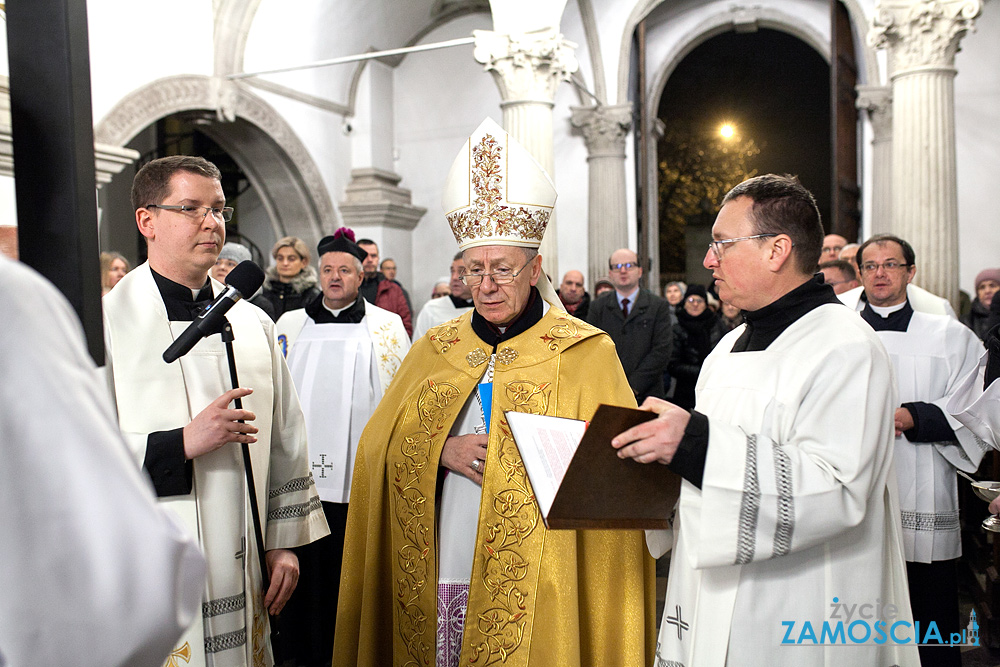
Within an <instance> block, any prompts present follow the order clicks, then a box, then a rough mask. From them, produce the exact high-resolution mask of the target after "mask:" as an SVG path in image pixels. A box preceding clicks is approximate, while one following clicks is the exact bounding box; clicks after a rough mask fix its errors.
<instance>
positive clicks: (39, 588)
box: [0, 260, 205, 667]
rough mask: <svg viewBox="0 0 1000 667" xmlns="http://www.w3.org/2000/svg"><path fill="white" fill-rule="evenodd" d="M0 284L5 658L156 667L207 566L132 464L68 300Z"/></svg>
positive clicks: (0, 606)
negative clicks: (2, 326) (157, 503)
mask: <svg viewBox="0 0 1000 667" xmlns="http://www.w3.org/2000/svg"><path fill="white" fill-rule="evenodd" d="M0 276H2V277H0V280H2V282H3V283H4V286H5V289H4V290H3V291H2V293H0V318H2V319H3V321H4V328H3V330H2V332H0V346H2V349H3V351H4V352H3V354H2V355H0V374H2V376H3V377H4V378H6V380H5V381H4V382H3V383H2V385H0V387H2V388H0V433H3V437H2V439H0V454H2V457H3V461H4V463H3V465H2V466H0V503H2V505H3V507H4V513H3V516H2V517H0V533H2V535H3V539H2V540H0V563H3V567H2V568H0V591H2V593H0V654H2V657H0V663H3V662H4V661H6V663H7V664H10V665H19V666H29V667H30V666H33V665H39V666H42V665H45V666H48V665H69V664H72V665H81V666H90V665H94V666H96V665H137V666H145V665H148V666H150V667H156V666H158V665H162V664H163V662H164V660H165V659H166V656H167V654H168V653H169V652H170V650H171V648H173V644H174V642H175V641H176V640H177V639H178V638H179V637H180V635H181V633H182V632H183V631H184V630H185V629H186V628H187V627H188V626H189V625H190V624H191V622H192V621H193V620H194V619H195V618H196V616H195V615H196V614H198V613H200V611H201V599H202V591H203V589H204V578H205V574H204V573H205V565H204V560H203V558H202V556H201V554H200V552H199V550H198V548H197V546H196V545H195V544H194V543H193V542H192V541H191V539H190V538H188V537H187V536H186V534H185V532H184V531H183V530H182V529H181V528H180V527H179V526H178V525H177V524H176V523H175V521H174V520H173V519H172V518H171V516H170V515H169V513H168V512H166V511H164V510H163V509H162V508H160V507H158V506H157V505H156V502H155V500H154V498H153V493H152V489H151V487H150V485H149V482H148V481H147V480H146V479H144V478H143V476H142V475H141V473H140V471H139V469H138V467H137V466H136V465H135V463H134V462H133V461H132V460H131V457H130V455H129V453H128V451H127V449H126V446H125V444H124V443H123V442H122V438H121V435H120V434H119V432H118V428H117V423H116V421H115V419H114V416H113V411H112V408H111V405H110V404H109V402H108V394H107V388H106V386H105V384H104V383H103V382H102V379H101V378H100V377H99V373H98V370H97V369H96V367H95V366H94V364H93V362H92V361H91V360H90V358H89V356H88V354H87V351H86V349H85V347H84V345H83V341H82V336H81V333H82V332H81V329H80V325H79V322H78V321H77V320H76V317H75V314H74V313H73V312H72V310H71V309H70V308H69V304H68V303H67V302H66V301H65V299H64V298H63V297H62V295H61V294H59V293H58V292H57V291H56V290H55V289H54V288H53V287H52V286H51V285H50V284H48V283H47V282H45V281H44V280H42V279H41V278H39V277H38V276H37V275H34V274H33V273H31V272H30V271H28V270H27V269H25V268H23V267H15V266H13V265H12V264H11V263H10V262H8V261H6V260H3V263H0Z"/></svg>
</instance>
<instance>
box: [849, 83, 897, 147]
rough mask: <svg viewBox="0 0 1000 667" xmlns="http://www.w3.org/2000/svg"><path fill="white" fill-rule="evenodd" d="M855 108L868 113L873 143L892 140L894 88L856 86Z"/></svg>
mask: <svg viewBox="0 0 1000 667" xmlns="http://www.w3.org/2000/svg"><path fill="white" fill-rule="evenodd" d="M856 88H857V91H858V98H857V101H855V103H854V104H855V106H856V107H857V108H858V109H861V110H863V111H867V112H868V119H869V120H870V121H871V123H872V134H873V137H872V141H873V143H879V142H881V141H887V140H888V139H891V138H892V87H891V86H856Z"/></svg>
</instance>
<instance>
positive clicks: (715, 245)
mask: <svg viewBox="0 0 1000 667" xmlns="http://www.w3.org/2000/svg"><path fill="white" fill-rule="evenodd" d="M771 236H777V234H754V235H753V236H741V237H739V238H738V239H719V240H718V241H712V242H711V243H709V244H708V247H709V249H710V250H711V251H712V252H713V253H715V259H717V260H719V261H720V262H721V261H722V251H723V250H724V249H725V246H726V244H727V243H736V242H737V241H749V240H750V239H766V238H769V237H771Z"/></svg>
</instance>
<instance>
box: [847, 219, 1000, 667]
mask: <svg viewBox="0 0 1000 667" xmlns="http://www.w3.org/2000/svg"><path fill="white" fill-rule="evenodd" d="M858 257H859V262H858V264H859V266H860V268H861V285H862V287H863V288H864V295H865V301H866V305H865V307H864V309H863V310H862V311H861V317H862V319H864V321H865V322H867V323H868V324H869V325H871V327H872V328H873V329H874V330H875V332H876V334H877V335H878V337H879V338H880V339H881V340H882V343H883V344H884V345H885V348H886V350H888V352H889V356H890V357H891V358H892V362H893V367H894V368H895V371H896V382H897V384H898V391H899V404H898V405H897V407H896V410H895V427H896V441H895V447H894V456H895V461H896V477H897V478H898V481H899V497H900V506H901V509H902V522H903V537H904V540H903V544H904V545H905V548H906V561H907V563H906V570H907V577H908V580H909V583H910V599H911V601H912V604H913V617H914V619H915V620H917V621H920V623H921V625H922V626H924V627H927V625H928V624H929V623H930V622H931V621H936V622H937V624H938V628H939V629H940V631H941V633H942V635H944V636H948V634H949V633H951V632H959V631H960V630H961V627H960V624H959V618H958V572H957V569H956V560H957V559H958V557H959V556H961V555H962V541H961V533H960V531H959V521H958V483H957V476H956V473H955V471H956V469H957V470H964V471H965V472H969V473H972V472H975V471H976V469H977V468H978V467H979V462H980V461H981V460H982V458H983V454H984V453H985V450H986V448H987V445H984V444H983V441H982V440H980V439H979V438H978V437H976V436H975V435H974V434H973V433H972V432H970V431H969V430H968V429H966V428H965V427H963V426H961V425H960V424H959V422H958V421H957V420H955V419H954V418H952V417H950V416H949V415H948V414H947V413H946V412H945V408H946V405H947V403H948V400H949V399H950V398H951V396H952V395H953V394H954V393H955V392H956V390H957V389H958V386H959V382H960V381H961V380H962V379H963V378H965V376H966V375H968V374H969V373H971V372H972V371H973V370H974V369H976V368H977V366H978V363H979V357H980V355H981V354H982V353H983V345H982V343H981V342H980V341H979V338H978V337H977V336H976V335H975V333H974V332H973V331H972V330H971V329H969V328H968V327H966V326H965V325H963V324H961V323H959V322H958V321H957V320H956V319H954V318H952V317H947V316H945V315H932V314H929V313H921V312H914V309H913V307H912V306H911V305H910V302H909V300H908V299H907V296H906V294H907V291H906V288H907V285H909V284H910V282H911V281H912V280H913V277H914V275H915V274H916V272H917V267H916V255H915V253H914V252H913V248H912V247H911V246H910V244H909V243H907V242H906V241H905V240H903V239H901V238H899V237H897V236H892V235H890V234H881V235H879V236H874V237H872V238H870V239H868V240H867V241H865V242H864V243H863V244H862V245H861V248H860V249H859V250H858ZM920 654H921V655H920V657H921V662H922V663H923V664H924V665H955V666H956V667H957V666H959V665H961V656H960V655H959V649H958V647H953V648H938V647H924V646H922V647H920Z"/></svg>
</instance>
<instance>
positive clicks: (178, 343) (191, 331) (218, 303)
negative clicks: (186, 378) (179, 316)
mask: <svg viewBox="0 0 1000 667" xmlns="http://www.w3.org/2000/svg"><path fill="white" fill-rule="evenodd" d="M263 284H264V272H263V271H261V270H260V267H259V266H257V265H256V264H254V263H253V262H252V261H250V260H249V259H248V260H244V261H242V262H240V263H239V264H237V265H236V267H235V268H234V269H233V270H232V271H230V272H229V275H228V276H226V289H225V290H223V292H222V294H220V295H219V296H218V298H217V299H216V300H215V301H213V302H212V303H211V304H210V305H209V306H208V308H206V309H205V312H203V313H202V314H201V315H199V316H198V317H196V318H195V320H194V321H193V322H192V323H191V326H189V327H188V328H187V329H185V330H184V333H182V334H181V335H180V336H178V337H177V340H175V341H174V342H173V344H171V346H170V347H168V348H167V350H166V352H164V353H163V360H164V361H165V362H167V363H168V364H169V363H171V362H173V361H175V360H177V359H180V358H181V357H183V356H184V355H185V354H187V353H188V352H190V351H191V348H192V347H194V346H195V343H197V342H198V341H200V340H201V339H202V338H205V337H207V336H211V335H212V334H214V333H219V332H220V331H222V323H223V321H224V320H225V319H226V313H228V312H229V309H230V308H232V307H233V306H234V305H235V304H236V302H237V301H239V300H240V299H242V298H245V297H247V296H252V295H253V294H254V293H255V292H256V291H257V290H258V289H260V286H261V285H263Z"/></svg>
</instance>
